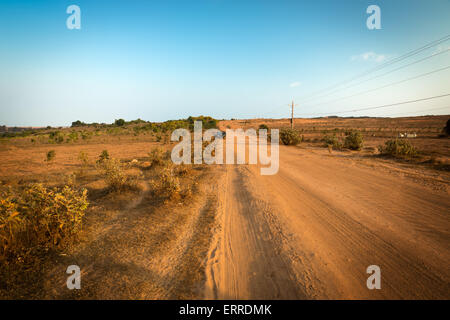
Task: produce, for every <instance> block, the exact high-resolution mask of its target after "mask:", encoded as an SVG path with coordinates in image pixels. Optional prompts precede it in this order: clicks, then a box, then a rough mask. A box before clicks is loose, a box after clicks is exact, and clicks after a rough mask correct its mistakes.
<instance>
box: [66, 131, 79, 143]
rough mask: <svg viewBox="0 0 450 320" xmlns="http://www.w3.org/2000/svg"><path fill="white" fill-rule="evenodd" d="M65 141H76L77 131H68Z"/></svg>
mask: <svg viewBox="0 0 450 320" xmlns="http://www.w3.org/2000/svg"><path fill="white" fill-rule="evenodd" d="M66 141H67V142H75V141H78V132H76V131H72V132H71V133H69V136H68V138H67V140H66Z"/></svg>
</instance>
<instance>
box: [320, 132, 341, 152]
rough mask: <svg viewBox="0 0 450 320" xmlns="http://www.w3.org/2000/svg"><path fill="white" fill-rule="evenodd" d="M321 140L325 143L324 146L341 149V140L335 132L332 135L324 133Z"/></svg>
mask: <svg viewBox="0 0 450 320" xmlns="http://www.w3.org/2000/svg"><path fill="white" fill-rule="evenodd" d="M322 141H323V142H324V143H325V147H328V148H329V149H330V146H331V148H333V149H335V150H341V149H342V142H341V141H340V140H339V138H338V137H337V136H336V134H334V133H333V135H331V136H330V135H324V136H323V138H322Z"/></svg>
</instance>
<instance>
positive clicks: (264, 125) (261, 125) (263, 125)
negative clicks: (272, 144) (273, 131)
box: [259, 123, 269, 132]
mask: <svg viewBox="0 0 450 320" xmlns="http://www.w3.org/2000/svg"><path fill="white" fill-rule="evenodd" d="M259 129H266V130H267V132H269V127H268V126H267V125H266V124H264V123H263V124H260V125H259Z"/></svg>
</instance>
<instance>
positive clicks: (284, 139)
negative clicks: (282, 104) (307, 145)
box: [280, 128, 302, 146]
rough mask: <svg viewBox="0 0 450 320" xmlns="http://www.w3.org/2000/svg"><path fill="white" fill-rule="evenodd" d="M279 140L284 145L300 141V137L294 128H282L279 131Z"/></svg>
mask: <svg viewBox="0 0 450 320" xmlns="http://www.w3.org/2000/svg"><path fill="white" fill-rule="evenodd" d="M280 140H281V143H283V144H284V145H287V146H290V145H297V144H299V143H300V142H302V138H301V137H300V135H299V134H298V132H297V131H295V130H294V129H286V128H283V129H281V131H280Z"/></svg>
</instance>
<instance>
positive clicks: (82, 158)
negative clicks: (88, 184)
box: [78, 151, 89, 166]
mask: <svg viewBox="0 0 450 320" xmlns="http://www.w3.org/2000/svg"><path fill="white" fill-rule="evenodd" d="M78 160H80V162H81V165H82V166H87V165H88V164H89V157H88V155H87V153H86V152H84V151H80V153H79V154H78Z"/></svg>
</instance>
